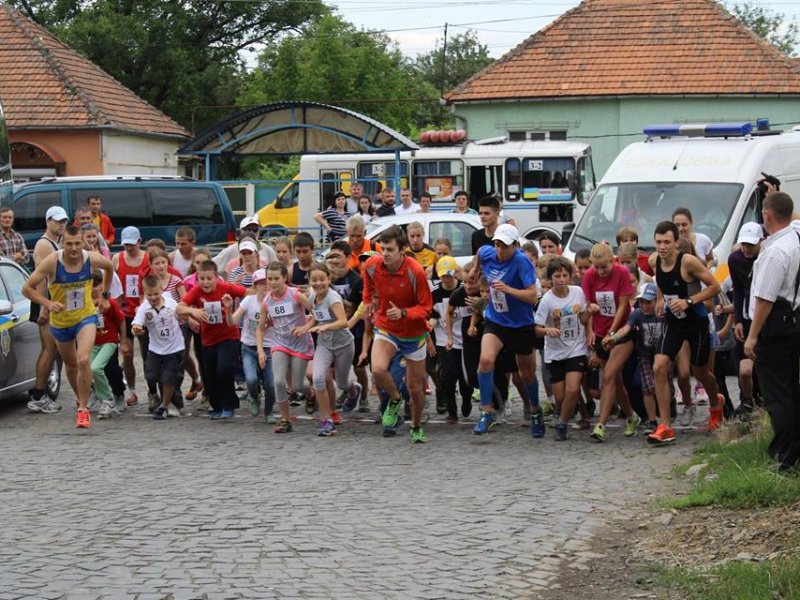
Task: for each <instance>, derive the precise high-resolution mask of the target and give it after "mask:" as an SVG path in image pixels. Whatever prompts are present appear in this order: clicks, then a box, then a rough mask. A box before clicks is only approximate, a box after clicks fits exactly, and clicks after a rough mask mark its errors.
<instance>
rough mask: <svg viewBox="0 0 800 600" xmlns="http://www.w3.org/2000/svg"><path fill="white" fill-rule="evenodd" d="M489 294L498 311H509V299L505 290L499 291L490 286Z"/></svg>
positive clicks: (493, 305)
mask: <svg viewBox="0 0 800 600" xmlns="http://www.w3.org/2000/svg"><path fill="white" fill-rule="evenodd" d="M489 296H490V298H491V300H492V307H493V308H494V310H495V311H496V312H498V313H507V312H508V299H507V298H506V295H505V294H504V293H503V292H499V291H497V290H496V289H494V288H489Z"/></svg>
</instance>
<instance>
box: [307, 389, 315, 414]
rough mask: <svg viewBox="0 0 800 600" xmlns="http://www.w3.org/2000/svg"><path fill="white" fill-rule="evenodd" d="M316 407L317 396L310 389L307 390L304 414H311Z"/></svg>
mask: <svg viewBox="0 0 800 600" xmlns="http://www.w3.org/2000/svg"><path fill="white" fill-rule="evenodd" d="M316 409H317V397H316V394H315V393H314V392H313V390H312V389H310V390H308V393H307V394H306V414H307V415H313V414H314V411H315V410H316Z"/></svg>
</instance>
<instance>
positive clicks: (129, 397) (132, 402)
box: [125, 388, 139, 406]
mask: <svg viewBox="0 0 800 600" xmlns="http://www.w3.org/2000/svg"><path fill="white" fill-rule="evenodd" d="M125 404H127V405H128V406H136V405H137V404H139V396H137V395H136V392H134V391H133V390H132V389H131V388H128V389H126V390H125Z"/></svg>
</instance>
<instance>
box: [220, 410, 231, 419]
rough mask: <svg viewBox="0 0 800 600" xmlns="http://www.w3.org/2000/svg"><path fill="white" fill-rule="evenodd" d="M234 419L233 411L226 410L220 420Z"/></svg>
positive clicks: (221, 414)
mask: <svg viewBox="0 0 800 600" xmlns="http://www.w3.org/2000/svg"><path fill="white" fill-rule="evenodd" d="M232 418H233V409H231V408H226V409H225V410H223V411H222V412H221V413H220V419H232Z"/></svg>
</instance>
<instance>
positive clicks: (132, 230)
mask: <svg viewBox="0 0 800 600" xmlns="http://www.w3.org/2000/svg"><path fill="white" fill-rule="evenodd" d="M141 239H142V234H140V233H139V229H138V228H137V227H134V226H133V225H128V226H127V227H126V228H125V229H123V230H122V235H120V243H122V244H123V245H125V244H138V243H139V240H141Z"/></svg>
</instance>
